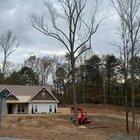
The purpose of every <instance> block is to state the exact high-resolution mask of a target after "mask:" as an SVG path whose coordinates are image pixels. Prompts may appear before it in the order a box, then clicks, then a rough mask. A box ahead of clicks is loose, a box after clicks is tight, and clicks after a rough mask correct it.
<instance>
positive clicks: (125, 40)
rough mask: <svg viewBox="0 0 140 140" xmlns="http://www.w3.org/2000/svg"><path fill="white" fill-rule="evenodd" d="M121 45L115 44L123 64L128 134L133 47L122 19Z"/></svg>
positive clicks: (120, 69) (121, 68)
mask: <svg viewBox="0 0 140 140" xmlns="http://www.w3.org/2000/svg"><path fill="white" fill-rule="evenodd" d="M118 35H119V38H120V43H117V44H116V43H114V45H115V46H117V47H118V48H119V52H120V60H121V62H122V64H121V65H120V66H119V67H118V70H119V72H120V73H119V75H121V77H120V78H121V79H119V80H120V81H123V92H124V93H123V94H125V112H126V132H127V133H129V118H128V117H129V105H128V88H127V86H128V79H129V67H130V63H129V61H130V58H131V46H130V37H129V33H128V30H127V26H126V24H125V23H124V21H123V20H122V19H120V27H119V30H118Z"/></svg>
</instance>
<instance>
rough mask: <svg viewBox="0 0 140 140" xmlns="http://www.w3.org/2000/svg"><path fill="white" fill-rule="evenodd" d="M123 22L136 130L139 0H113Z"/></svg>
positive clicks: (139, 40)
mask: <svg viewBox="0 0 140 140" xmlns="http://www.w3.org/2000/svg"><path fill="white" fill-rule="evenodd" d="M112 4H113V6H114V7H115V9H116V11H117V13H118V15H119V17H120V18H121V21H122V22H123V24H124V26H125V28H126V30H127V34H128V37H129V38H128V39H129V41H130V42H129V45H130V53H131V56H130V57H131V95H132V127H133V129H134V128H135V90H134V79H135V74H134V57H135V55H136V54H137V53H138V52H139V49H140V45H139V44H140V38H139V37H140V36H139V35H140V32H139V31H140V16H139V12H140V1H139V0H113V1H112Z"/></svg>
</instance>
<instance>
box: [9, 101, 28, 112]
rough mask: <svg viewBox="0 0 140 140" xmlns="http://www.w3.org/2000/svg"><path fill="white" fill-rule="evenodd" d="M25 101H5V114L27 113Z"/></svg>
mask: <svg viewBox="0 0 140 140" xmlns="http://www.w3.org/2000/svg"><path fill="white" fill-rule="evenodd" d="M27 113H28V104H27V103H7V114H27Z"/></svg>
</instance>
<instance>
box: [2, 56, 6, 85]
mask: <svg viewBox="0 0 140 140" xmlns="http://www.w3.org/2000/svg"><path fill="white" fill-rule="evenodd" d="M5 66H6V54H4V60H3V66H2V84H4V78H5Z"/></svg>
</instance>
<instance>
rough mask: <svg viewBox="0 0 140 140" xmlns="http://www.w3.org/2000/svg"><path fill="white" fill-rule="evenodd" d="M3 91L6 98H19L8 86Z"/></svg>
mask: <svg viewBox="0 0 140 140" xmlns="http://www.w3.org/2000/svg"><path fill="white" fill-rule="evenodd" d="M1 93H2V94H4V96H5V99H6V100H18V99H17V98H16V96H15V95H14V94H13V93H11V92H10V91H9V90H8V89H6V88H5V89H4V90H2V92H1Z"/></svg>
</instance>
